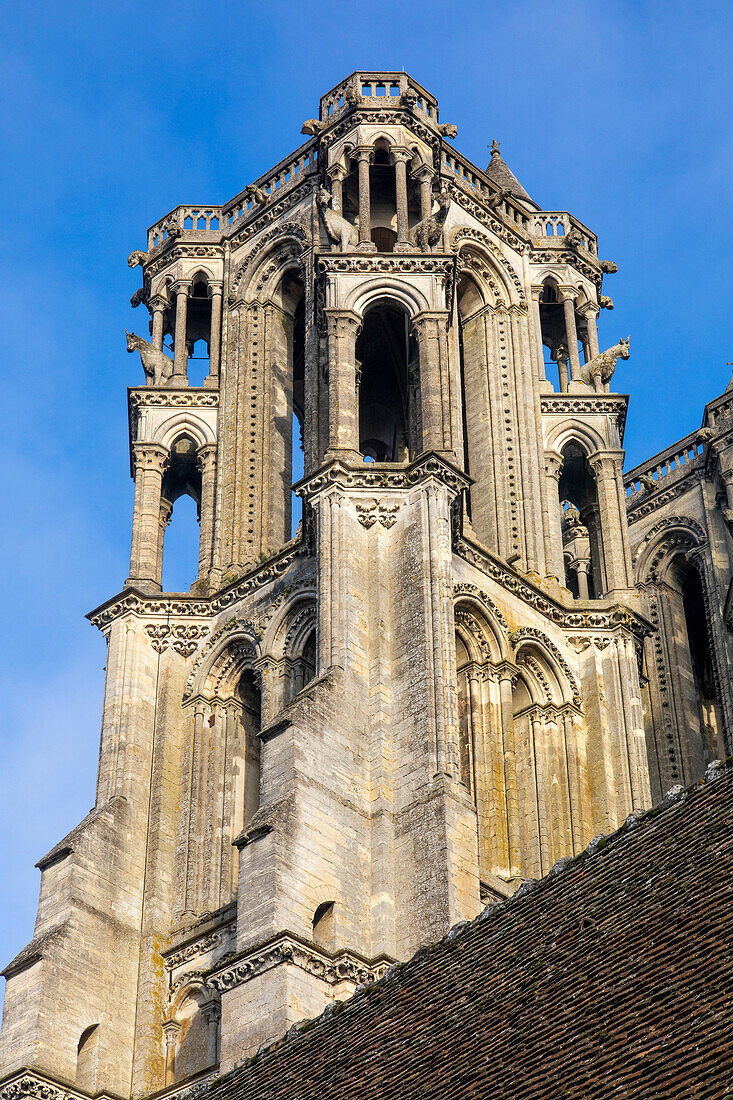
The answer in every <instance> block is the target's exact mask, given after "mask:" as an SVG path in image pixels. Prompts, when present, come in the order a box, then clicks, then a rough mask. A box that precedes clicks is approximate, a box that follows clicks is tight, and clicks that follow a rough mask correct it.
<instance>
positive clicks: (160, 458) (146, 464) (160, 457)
mask: <svg viewBox="0 0 733 1100" xmlns="http://www.w3.org/2000/svg"><path fill="white" fill-rule="evenodd" d="M132 454H133V463H134V468H135V473H137V472H138V470H155V471H156V472H157V473H159V474H160V475H161V476H162V475H163V474H164V473H165V471H166V470H167V468H168V463H169V462H170V451H169V450H168V448H167V447H161V445H160V444H159V443H133V445H132Z"/></svg>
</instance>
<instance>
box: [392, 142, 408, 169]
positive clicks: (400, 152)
mask: <svg viewBox="0 0 733 1100" xmlns="http://www.w3.org/2000/svg"><path fill="white" fill-rule="evenodd" d="M390 152H391V154H392V158H393V160H394V161H395V163H397V161H398V160H401V161H404V162H405V164H407V162H408V161H411V160H412V158H413V156H414V153H413V152H412V150H411V149H406V148H405V147H404V146H402V145H393V146H392V148H391V149H390Z"/></svg>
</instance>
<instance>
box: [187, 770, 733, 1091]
mask: <svg viewBox="0 0 733 1100" xmlns="http://www.w3.org/2000/svg"><path fill="white" fill-rule="evenodd" d="M732 933H733V768H731V767H730V766H728V767H722V766H718V767H717V768H711V769H709V770H708V774H707V776H706V780H705V781H704V782H701V783H699V784H697V785H696V786H694V787H692V788H690V789H689V790H688V791H682V790H681V789H677V790H676V791H675V792H672V793H671V794H670V795H668V796H667V798H666V799H665V800H664V801H663V802H662V803H661V804H660V806H659V807H657V808H655V809H654V810H651V811H650V812H649V813H647V814H644V815H640V816H638V817H637V816H632V817H631V818H629V820H628V821H627V823H626V824H625V825H624V826H623V827H622V828H621V829H620V830H619V831H618V832H617V833H614V834H612V835H611V836H610V837H607V838H597V839H596V840H595V841H593V842H592V843H591V845H590V846H589V848H588V849H587V850H586V852H584V853H583V854H581V855H580V856H578V857H577V858H576V859H574V860H572V861H570V862H567V861H563V865H562V866H561V865H557V866H556V868H554V869H553V871H552V872H550V874H549V875H548V876H546V877H545V878H544V879H543V880H542V881H541V882H538V883H536V884H525V885H524V886H523V887H521V888H520V891H518V893H517V894H516V895H515V896H514V897H513V898H512V899H510V900H509V901H508V902H504V903H501V904H499V905H495V906H493V907H490V908H488V909H487V910H485V911H484V913H483V914H482V915H481V916H480V917H478V918H477V919H476V920H475V921H472V922H470V923H468V924H465V925H463V926H458V927H456V928H455V929H452V930H451V932H449V933H448V935H447V936H446V937H445V938H444V939H443V940H442V941H441V942H440V943H438V944H434V945H432V946H430V947H427V948H423V949H421V950H420V951H419V952H418V953H417V955H415V956H414V958H412V959H411V960H410V961H409V962H408V963H405V964H403V965H401V966H397V967H393V968H392V970H390V971H389V972H388V974H387V975H386V976H385V978H383V979H382V980H381V981H379V982H377V983H375V984H374V985H373V986H369V987H366V988H363V989H362V990H361V991H358V992H357V993H356V995H355V996H354V997H353V998H352V999H351V1000H350V1001H348V1002H345V1003H344V1004H343V1005H341V1006H339V1005H338V1004H337V1006H336V1007H335V1009H334V1008H333V1007H332V1008H331V1009H327V1010H326V1012H325V1013H324V1014H323V1016H321V1017H319V1018H318V1019H317V1020H314V1021H309V1022H307V1023H306V1024H305V1025H303V1026H302V1029H298V1028H293V1029H291V1032H290V1033H289V1035H288V1037H286V1039H284V1040H283V1041H282V1042H280V1043H278V1044H275V1045H274V1046H273V1047H270V1048H269V1049H268V1050H267V1051H265V1052H263V1053H261V1054H260V1055H259V1056H257V1057H255V1059H253V1060H250V1061H248V1062H246V1063H244V1064H243V1065H242V1066H240V1067H239V1068H237V1069H235V1070H233V1071H232V1072H231V1073H230V1074H228V1075H227V1076H226V1077H224V1078H220V1079H219V1081H218V1082H216V1083H213V1084H212V1086H211V1088H210V1090H209V1091H208V1092H207V1094H206V1100H255V1098H256V1100H336V1098H338V1100H345V1098H348V1100H352V1098H353V1100H357V1098H358V1100H377V1098H379V1100H393V1098H394V1100H397V1098H399V1100H408V1098H409V1100H437V1098H440V1100H463V1098H466V1100H469V1098H474V1097H475V1098H479V1097H480V1098H485V1100H504V1098H506V1100H509V1098H511V1100H550V1098H552V1100H554V1098H560V1097H561V1098H563V1100H589V1098H605V1097H608V1098H609V1100H610V1098H613V1100H619V1098H626V1100H643V1098H652V1097H653V1098H654V1100H660V1098H664V1097H670V1098H671V1097H675V1100H679V1098H681V1097H696V1098H706V1097H711V1098H712V1097H716V1098H717V1097H723V1096H726V1095H733V1093H731V1088H732V1087H733V1026H732V1025H733V949H732V946H731V934H732Z"/></svg>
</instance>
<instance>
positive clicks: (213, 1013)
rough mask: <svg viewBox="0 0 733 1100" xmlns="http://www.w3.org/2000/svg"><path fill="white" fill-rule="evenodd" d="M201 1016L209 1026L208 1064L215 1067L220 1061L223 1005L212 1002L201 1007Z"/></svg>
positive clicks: (207, 1036)
mask: <svg viewBox="0 0 733 1100" xmlns="http://www.w3.org/2000/svg"><path fill="white" fill-rule="evenodd" d="M201 1015H202V1016H203V1018H204V1020H205V1022H206V1025H207V1029H208V1030H207V1035H206V1039H207V1047H208V1050H207V1054H208V1064H209V1065H210V1066H215V1065H216V1063H217V1062H218V1061H219V1020H220V1019H221V1005H220V1004H219V1002H218V1001H210V1002H209V1003H208V1004H205V1005H202V1006H201Z"/></svg>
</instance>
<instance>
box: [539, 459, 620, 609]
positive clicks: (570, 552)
mask: <svg viewBox="0 0 733 1100" xmlns="http://www.w3.org/2000/svg"><path fill="white" fill-rule="evenodd" d="M560 455H561V457H562V470H561V473H560V478H559V482H558V488H557V500H556V501H554V500H553V501H552V502H551V506H552V507H553V508H554V509H555V517H556V518H555V522H557V520H558V518H559V522H560V531H561V540H562V547H563V564H564V566H565V573H564V577H563V578H561V579H563V580H565V581H566V583H567V587H568V588H569V589H570V591H571V592H573V594H574V595H575V596H576V597H579V598H582V599H597V598H598V597H599V596H601V595H602V594H603V592H604V590H605V588H606V584H605V564H604V543H603V531H602V526H601V515H600V509H599V505H598V492H597V489H596V481H595V478H594V476H593V472H592V470H591V468H590V466H589V464H588V452H587V450H586V448H585V446H583V445H582V444H581V443H580V442H579V441H578V440H577V439H574V438H570V439H568V440H567V441H566V442H565V443H564V444H563V445H562V449H561V451H560Z"/></svg>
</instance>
